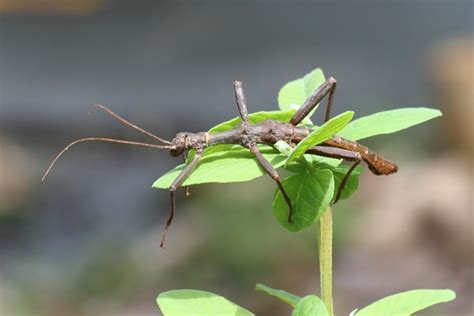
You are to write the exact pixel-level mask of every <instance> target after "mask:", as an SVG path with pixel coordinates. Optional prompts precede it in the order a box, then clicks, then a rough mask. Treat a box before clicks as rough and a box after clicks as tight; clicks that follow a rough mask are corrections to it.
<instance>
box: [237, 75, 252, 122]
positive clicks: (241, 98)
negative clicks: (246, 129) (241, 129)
mask: <svg viewBox="0 0 474 316" xmlns="http://www.w3.org/2000/svg"><path fill="white" fill-rule="evenodd" d="M234 93H235V100H236V101H237V107H238V108H239V113H240V117H242V121H244V122H248V121H249V113H248V111H247V101H246V100H245V94H244V89H243V88H242V82H240V81H234Z"/></svg>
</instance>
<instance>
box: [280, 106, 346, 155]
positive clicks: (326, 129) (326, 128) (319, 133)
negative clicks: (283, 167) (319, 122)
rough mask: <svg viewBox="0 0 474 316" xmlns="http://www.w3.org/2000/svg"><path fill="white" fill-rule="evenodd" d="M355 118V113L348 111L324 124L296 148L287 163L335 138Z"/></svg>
mask: <svg viewBox="0 0 474 316" xmlns="http://www.w3.org/2000/svg"><path fill="white" fill-rule="evenodd" d="M353 116H354V112H352V111H346V112H344V113H341V114H339V115H338V116H336V117H333V118H332V119H330V120H329V121H327V122H326V123H324V124H323V126H321V127H320V128H319V129H317V130H315V131H313V132H311V133H310V134H309V135H308V136H306V137H305V138H304V139H303V140H302V141H300V142H299V143H298V145H297V146H296V147H295V148H294V150H293V152H292V153H291V155H290V157H288V160H287V163H288V162H289V161H292V160H294V159H296V158H299V157H301V156H302V155H303V154H304V153H305V152H306V151H307V150H308V149H310V148H311V147H313V146H316V145H317V144H320V143H322V142H324V141H326V140H328V139H329V138H331V137H332V136H334V135H335V134H336V133H338V132H339V131H340V130H342V129H343V128H344V126H346V125H347V123H348V122H349V121H350V120H351V119H352V117H353Z"/></svg>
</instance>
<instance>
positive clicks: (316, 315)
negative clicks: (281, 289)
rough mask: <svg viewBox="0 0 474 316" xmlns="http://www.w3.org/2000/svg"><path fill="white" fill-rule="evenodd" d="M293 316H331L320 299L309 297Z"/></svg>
mask: <svg viewBox="0 0 474 316" xmlns="http://www.w3.org/2000/svg"><path fill="white" fill-rule="evenodd" d="M291 316H329V312H328V310H327V308H326V305H324V302H323V301H322V300H321V299H320V298H319V297H317V296H316V295H308V296H305V297H304V298H303V299H301V301H300V302H299V303H298V305H296V307H295V309H294V310H293V313H291ZM379 316H380V315H379Z"/></svg>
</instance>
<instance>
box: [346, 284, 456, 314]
mask: <svg viewBox="0 0 474 316" xmlns="http://www.w3.org/2000/svg"><path fill="white" fill-rule="evenodd" d="M455 298H456V293H454V291H452V290H412V291H407V292H403V293H398V294H394V295H390V296H387V297H385V298H382V299H381V300H378V301H376V302H374V303H372V304H370V305H368V306H367V307H364V308H362V309H361V310H359V311H358V312H356V313H355V315H356V316H380V315H384V316H409V315H411V314H413V313H415V312H417V311H420V310H422V309H425V308H427V307H430V306H432V305H435V304H439V303H444V302H449V301H452V300H454V299H455Z"/></svg>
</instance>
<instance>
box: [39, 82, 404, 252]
mask: <svg viewBox="0 0 474 316" xmlns="http://www.w3.org/2000/svg"><path fill="white" fill-rule="evenodd" d="M335 91H336V80H335V79H334V78H332V77H330V78H329V79H327V80H326V81H325V82H324V83H323V84H322V85H321V86H319V87H318V88H317V89H316V90H315V91H314V92H313V94H312V95H311V96H310V97H309V98H308V99H307V100H306V101H305V102H304V104H303V105H302V106H301V107H300V108H299V109H298V110H297V111H296V112H295V114H294V115H293V117H292V118H291V120H290V122H289V123H285V122H281V121H276V120H272V119H267V120H265V121H263V122H261V123H257V124H251V123H250V122H249V115H248V111H247V104H246V99H245V95H244V91H243V88H242V83H241V82H240V81H235V82H234V92H235V99H236V101H237V107H238V110H239V113H240V117H241V119H242V122H241V123H240V124H238V125H237V126H236V127H235V128H234V129H231V130H228V131H223V132H217V133H207V132H201V133H187V132H185V133H178V134H177V135H176V137H175V138H174V139H173V140H172V141H167V140H164V139H162V138H160V137H158V136H156V135H154V134H152V133H150V132H148V131H146V130H144V129H143V128H141V127H138V126H136V125H135V124H132V123H131V122H129V121H127V120H125V119H124V118H122V117H121V116H119V115H117V114H116V113H114V112H112V111H111V110H110V109H108V108H106V107H105V106H103V105H100V104H96V105H95V107H97V108H100V109H102V110H104V111H105V112H107V113H108V114H110V115H111V116H112V117H114V118H115V119H117V120H118V121H120V122H121V123H123V124H125V125H127V126H128V127H130V128H133V129H135V130H138V131H140V132H141V133H143V134H145V135H148V136H149V137H152V138H153V139H155V140H156V141H158V142H159V143H160V144H159V145H158V144H152V143H142V142H135V141H128V140H122V139H113V138H103V137H89V138H81V139H78V140H75V141H73V142H72V143H70V144H69V145H67V146H66V147H65V148H64V149H63V150H61V151H60V152H59V154H58V155H57V156H56V157H55V159H54V160H53V161H52V163H51V164H50V166H49V167H48V169H47V170H46V172H45V174H44V176H43V180H44V179H45V178H46V176H47V175H48V173H49V171H50V170H51V168H52V167H53V165H54V164H55V162H56V161H57V160H58V159H59V157H60V156H61V155H62V154H63V153H64V152H65V151H67V150H68V149H69V148H70V147H71V146H74V145H76V144H78V143H81V142H87V141H102V142H111V143H120V144H128V145H136V146H144V147H152V148H160V149H167V150H169V152H170V154H171V156H174V157H176V156H182V157H184V158H185V157H186V155H187V153H188V151H189V150H195V155H194V157H193V158H192V160H191V161H190V162H189V163H188V164H187V165H186V167H185V168H184V169H183V170H182V172H181V173H180V174H179V175H178V176H177V177H176V179H174V181H173V182H172V184H171V186H170V187H169V193H170V201H171V208H170V213H169V217H168V220H167V221H166V224H165V228H164V232H163V235H162V239H161V243H160V247H163V246H164V242H165V239H166V234H167V232H168V228H169V227H170V225H171V222H172V221H173V217H174V213H175V209H176V196H175V195H176V191H177V189H178V187H179V186H180V185H181V184H182V183H183V182H184V181H185V180H186V178H187V177H188V176H189V175H190V174H191V173H192V172H193V170H194V169H195V168H196V166H197V165H198V163H199V159H200V158H201V157H202V155H203V151H204V149H206V148H207V147H209V146H213V145H217V144H238V145H241V146H243V147H246V148H248V149H249V150H250V152H251V153H252V154H253V155H254V156H255V158H256V159H257V161H258V163H259V165H260V166H261V167H262V169H263V170H264V171H265V172H266V173H267V174H268V175H269V176H270V177H271V178H272V179H273V180H274V181H275V182H276V184H277V186H278V188H279V190H280V191H281V193H282V195H283V197H284V199H285V201H286V203H287V204H288V222H292V214H293V208H292V204H291V200H290V198H289V196H288V194H287V193H286V192H285V189H284V188H283V186H282V184H281V182H280V175H279V173H278V171H276V170H275V169H274V168H273V166H272V165H271V163H270V162H269V161H267V160H266V159H265V157H264V156H263V155H262V153H261V152H260V150H259V149H258V147H257V144H266V145H270V146H273V145H275V143H277V142H278V141H284V142H286V143H288V144H289V145H290V146H292V147H294V146H295V145H296V144H298V143H299V142H300V141H301V140H303V139H304V138H305V137H306V136H308V135H309V134H310V133H311V132H312V131H313V130H312V129H310V128H308V127H300V126H298V124H300V123H301V121H302V120H303V119H304V118H305V117H306V116H307V115H308V114H309V113H310V112H311V111H312V110H313V109H314V108H315V107H316V105H317V104H318V103H319V102H320V101H322V99H324V98H325V97H326V96H328V101H327V107H326V114H325V119H324V120H325V122H326V121H328V120H329V119H330V117H331V110H332V105H333V100H334V94H335ZM306 153H307V154H313V155H319V156H324V157H329V158H337V159H343V160H346V161H350V162H352V165H351V166H350V168H349V169H348V170H347V172H346V174H345V175H344V177H343V178H342V180H341V183H340V185H339V188H338V189H337V191H336V194H335V197H334V200H333V202H332V203H333V204H334V203H336V202H337V201H338V200H339V198H340V196H341V193H342V190H343V189H344V187H345V185H346V184H347V181H348V179H349V176H350V175H351V173H352V172H353V171H354V169H355V168H356V167H357V165H359V163H360V162H361V161H364V162H365V163H366V164H367V166H368V167H369V169H370V171H371V172H372V173H373V174H375V175H389V174H392V173H395V172H397V170H398V167H397V165H395V164H394V163H392V162H390V161H388V160H386V159H385V158H383V157H382V156H380V155H378V154H376V153H375V152H373V151H371V150H370V149H368V148H367V147H365V146H363V145H361V144H359V143H357V142H355V141H350V140H347V139H344V138H342V137H339V136H333V137H332V138H330V139H328V140H327V141H325V142H323V143H321V144H319V145H317V146H314V147H312V148H310V149H309V150H307V151H306ZM186 193H188V191H187V187H186Z"/></svg>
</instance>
